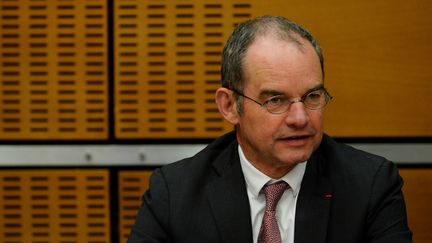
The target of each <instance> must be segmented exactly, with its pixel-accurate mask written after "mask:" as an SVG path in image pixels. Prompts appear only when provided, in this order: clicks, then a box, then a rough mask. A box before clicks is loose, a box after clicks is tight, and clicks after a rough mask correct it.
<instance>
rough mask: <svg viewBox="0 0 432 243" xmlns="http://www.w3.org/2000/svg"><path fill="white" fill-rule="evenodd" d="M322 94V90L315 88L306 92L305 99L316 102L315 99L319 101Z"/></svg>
mask: <svg viewBox="0 0 432 243" xmlns="http://www.w3.org/2000/svg"><path fill="white" fill-rule="evenodd" d="M323 95H324V91H323V90H316V91H312V92H310V93H308V94H306V97H305V99H307V100H308V101H312V102H316V101H320V100H321V98H322V96H323Z"/></svg>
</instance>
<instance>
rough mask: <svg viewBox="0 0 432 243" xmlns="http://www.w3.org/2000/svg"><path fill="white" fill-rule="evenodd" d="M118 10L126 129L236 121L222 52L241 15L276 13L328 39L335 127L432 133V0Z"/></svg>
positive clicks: (211, 130) (158, 132)
mask: <svg viewBox="0 0 432 243" xmlns="http://www.w3.org/2000/svg"><path fill="white" fill-rule="evenodd" d="M115 9H116V14H115V16H116V19H115V22H116V23H118V24H117V25H116V33H117V35H116V39H115V43H116V44H115V45H116V55H115V56H116V57H118V58H117V60H116V70H117V72H116V77H115V79H116V87H118V90H117V93H116V97H117V98H116V105H117V109H116V136H117V137H118V138H167V137H168V138H177V137H182V138H183V137H184V138H195V137H214V136H217V135H219V134H220V133H222V132H224V131H227V130H230V129H231V127H230V126H229V125H228V126H227V125H225V124H224V123H223V122H222V121H221V120H220V116H219V115H218V114H217V111H216V110H215V106H213V105H212V103H213V92H212V91H213V90H214V89H216V88H217V87H218V86H219V84H218V82H219V79H220V78H219V74H218V73H217V71H218V69H219V67H218V61H219V59H218V58H219V57H218V55H219V52H220V50H221V48H222V45H223V44H224V43H225V41H226V38H227V37H228V34H229V33H230V32H231V29H232V24H231V23H232V22H233V20H235V21H237V17H238V21H240V20H244V19H247V18H249V17H255V16H259V15H266V14H272V15H283V16H286V17H288V18H290V19H293V20H294V21H296V22H299V23H301V24H302V25H304V26H305V27H307V28H308V29H310V30H311V32H312V33H313V34H314V35H315V36H316V38H317V39H318V41H319V42H320V43H321V45H322V47H323V49H324V54H325V59H326V81H325V82H326V84H327V86H328V88H329V90H330V92H331V94H332V95H333V96H334V99H333V101H332V102H331V104H330V105H329V106H328V108H327V114H326V119H325V123H326V131H327V132H328V133H330V134H331V135H333V136H337V137H431V136H432V127H431V126H430V124H431V123H432V114H431V113H430V112H427V111H428V109H429V108H430V103H431V101H432V100H431V98H430V96H429V93H431V91H432V83H431V82H430V81H431V80H432V71H431V69H430V66H432V61H431V59H430V58H429V56H428V54H429V53H432V46H431V45H429V43H428V42H429V39H430V38H431V37H432V19H431V18H430V17H429V14H430V12H431V11H432V2H431V1H427V0H414V1H410V2H409V3H407V2H406V1H402V0H396V1H392V2H389V1H386V0H378V1H372V2H371V1H366V2H365V1H342V0H331V1H325V2H323V1H300V0H295V1H283V0H275V1H271V2H266V1H247V2H246V1H242V2H239V3H237V4H236V1H225V2H223V3H214V2H213V1H192V0H190V1H182V2H181V3H180V2H176V3H173V2H169V1H166V2H163V1H148V2H145V3H144V2H135V1H117V2H116V7H115ZM213 54H214V56H213ZM206 87H209V88H208V89H206Z"/></svg>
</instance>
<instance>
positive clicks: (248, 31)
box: [221, 16, 324, 91]
mask: <svg viewBox="0 0 432 243" xmlns="http://www.w3.org/2000/svg"><path fill="white" fill-rule="evenodd" d="M268 33H271V34H274V35H275V36H276V37H277V38H280V39H281V40H286V41H289V42H293V43H297V44H299V45H301V44H300V42H299V40H298V36H300V37H301V38H304V39H306V40H307V41H309V42H310V43H311V44H312V46H313V47H314V49H315V52H316V54H317V55H318V57H319V60H320V64H321V70H322V74H323V77H324V57H323V54H322V50H321V47H320V46H319V44H318V42H317V41H316V40H315V38H314V37H313V36H312V35H311V34H310V33H309V31H308V30H306V29H305V28H303V27H302V26H300V25H298V24H296V23H294V22H293V21H291V20H288V19H286V18H284V17H281V16H263V17H259V18H256V19H252V20H249V21H246V22H244V23H241V24H240V25H238V26H237V27H236V28H235V29H234V31H233V32H232V34H231V36H230V37H229V39H228V41H227V43H226V45H225V47H224V49H223V52H222V65H221V66H222V67H221V78H222V86H223V87H225V88H229V89H236V90H238V91H242V90H243V80H242V72H243V69H242V64H243V59H244V56H245V54H246V52H247V50H248V48H249V46H250V45H251V44H252V43H253V42H254V41H255V40H256V39H257V38H258V37H261V36H264V35H266V34H268Z"/></svg>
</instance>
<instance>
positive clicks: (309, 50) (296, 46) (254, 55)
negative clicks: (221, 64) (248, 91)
mask: <svg viewBox="0 0 432 243" xmlns="http://www.w3.org/2000/svg"><path fill="white" fill-rule="evenodd" d="M243 77H244V85H245V87H246V86H250V85H252V86H258V88H260V89H261V88H272V89H277V88H279V89H282V88H284V89H286V88H287V86H289V87H291V89H295V88H296V87H297V88H301V87H305V88H303V89H309V88H311V87H315V86H317V85H319V84H321V83H322V72H321V65H320V61H319V57H318V55H317V54H316V52H315V49H314V48H313V46H312V44H310V43H309V42H308V41H307V40H305V39H301V38H300V39H298V42H293V41H289V40H281V39H280V38H276V37H274V36H264V37H259V38H257V39H256V40H255V41H254V42H253V43H252V44H251V45H250V47H249V48H248V51H247V52H246V54H245V57H244V60H243ZM303 91H304V90H303ZM303 91H299V92H303Z"/></svg>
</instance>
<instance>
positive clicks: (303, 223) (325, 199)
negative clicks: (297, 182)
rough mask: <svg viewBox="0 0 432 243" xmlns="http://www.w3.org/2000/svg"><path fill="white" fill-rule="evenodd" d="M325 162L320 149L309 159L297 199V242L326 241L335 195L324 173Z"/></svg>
mask: <svg viewBox="0 0 432 243" xmlns="http://www.w3.org/2000/svg"><path fill="white" fill-rule="evenodd" d="M324 163H325V160H324V159H323V158H322V157H321V155H320V153H319V152H318V151H317V152H315V153H314V154H313V156H312V157H311V159H310V160H309V161H308V164H307V168H306V172H305V175H304V178H303V181H302V186H301V189H300V194H299V198H298V200H297V209H296V219H295V233H294V242H295V243H302V242H314V243H324V242H325V241H326V237H327V224H328V220H329V213H330V205H331V200H332V196H333V195H332V186H331V183H330V181H329V180H328V179H327V178H325V177H324V175H323V169H322V168H323V166H324Z"/></svg>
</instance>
